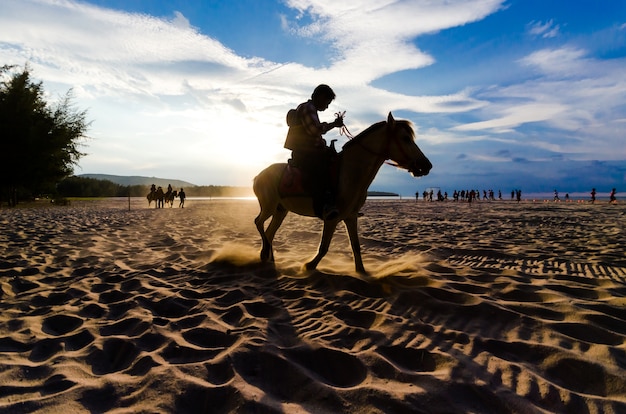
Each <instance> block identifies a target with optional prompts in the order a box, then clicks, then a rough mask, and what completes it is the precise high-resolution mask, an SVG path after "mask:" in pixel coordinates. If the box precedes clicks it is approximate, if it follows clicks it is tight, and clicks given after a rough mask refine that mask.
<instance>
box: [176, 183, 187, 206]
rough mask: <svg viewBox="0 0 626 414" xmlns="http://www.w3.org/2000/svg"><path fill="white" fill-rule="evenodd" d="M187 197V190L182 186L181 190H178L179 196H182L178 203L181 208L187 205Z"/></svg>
mask: <svg viewBox="0 0 626 414" xmlns="http://www.w3.org/2000/svg"><path fill="white" fill-rule="evenodd" d="M186 197H187V195H186V194H185V190H183V189H182V188H181V189H180V191H179V192H178V198H180V204H179V205H178V207H180V208H184V207H185V198H186Z"/></svg>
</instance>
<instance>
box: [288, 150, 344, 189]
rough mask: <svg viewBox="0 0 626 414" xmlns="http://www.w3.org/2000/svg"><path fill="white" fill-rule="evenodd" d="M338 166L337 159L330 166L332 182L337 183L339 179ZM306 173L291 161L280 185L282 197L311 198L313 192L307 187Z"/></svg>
mask: <svg viewBox="0 0 626 414" xmlns="http://www.w3.org/2000/svg"><path fill="white" fill-rule="evenodd" d="M337 167H338V164H337V162H336V159H335V160H333V162H331V164H330V170H329V177H330V180H331V182H333V183H336V181H337V178H338V170H337ZM307 178H310V177H305V173H304V172H303V171H302V169H301V168H299V167H297V166H295V165H293V164H292V163H291V160H289V162H288V163H287V165H286V166H285V169H284V170H283V174H282V176H281V178H280V182H279V184H278V193H279V194H280V196H281V197H310V196H311V191H310V189H308V188H307V186H306V185H305V181H309V180H307Z"/></svg>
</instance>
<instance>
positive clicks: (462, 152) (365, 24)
mask: <svg viewBox="0 0 626 414" xmlns="http://www.w3.org/2000/svg"><path fill="white" fill-rule="evenodd" d="M0 65H17V69H16V70H22V69H23V68H24V67H25V65H27V66H28V68H29V70H30V72H31V76H32V78H33V80H35V81H41V82H43V86H44V89H45V90H46V98H47V99H49V102H50V103H54V102H58V101H59V100H60V99H61V98H62V97H63V96H65V94H66V93H67V92H68V91H70V90H71V93H72V96H73V101H72V102H73V103H74V105H75V107H76V108H77V109H80V110H83V109H86V110H87V119H88V120H89V121H91V124H90V127H89V130H88V139H86V140H85V141H84V146H82V147H81V150H82V151H83V152H85V153H87V155H86V156H84V157H82V158H81V159H80V161H79V164H78V166H77V167H76V168H75V174H114V175H141V176H149V177H153V176H154V177H160V178H171V179H180V180H185V181H188V182H191V183H193V184H196V185H233V186H250V185H251V182H252V179H253V177H254V176H255V175H256V174H257V173H258V172H260V171H261V170H262V169H263V168H265V167H266V166H267V165H269V164H271V163H274V162H284V161H286V160H287V159H288V158H289V155H290V153H289V151H288V150H286V149H284V148H283V143H284V139H285V135H286V132H287V125H286V124H285V115H286V113H287V111H288V110H289V109H291V108H294V107H295V106H297V105H298V104H299V103H301V102H304V101H306V100H307V99H309V97H310V95H311V92H312V91H313V89H314V88H315V86H316V85H318V84H321V83H325V84H328V85H330V86H331V87H332V88H333V90H334V91H335V93H336V95H337V98H336V99H335V101H333V103H332V104H331V105H330V107H329V108H328V110H326V111H325V112H321V113H320V119H321V120H322V121H329V122H330V121H332V120H333V119H334V113H336V112H343V111H346V117H345V124H346V126H347V127H348V128H349V130H350V132H352V133H353V134H355V135H356V134H357V133H358V132H360V131H363V130H364V129H366V128H367V127H368V126H370V125H372V124H374V123H376V122H379V121H383V120H385V119H386V118H387V114H388V113H389V112H392V113H393V115H394V117H395V118H396V119H407V120H409V121H411V122H412V123H413V127H414V129H415V132H416V142H417V145H418V146H419V147H420V148H421V149H422V151H423V152H424V153H425V154H426V156H427V157H428V158H429V159H430V160H431V162H432V164H433V169H432V171H431V173H430V174H429V175H428V176H426V177H420V178H415V177H412V176H411V175H410V174H409V173H408V172H406V171H404V170H399V169H396V168H394V167H391V166H388V165H384V166H383V167H382V168H381V170H380V172H379V174H378V176H377V177H376V179H375V180H374V182H373V183H372V185H371V187H370V189H371V190H377V191H393V192H397V193H400V194H402V195H410V194H414V193H415V192H416V191H419V192H421V191H423V190H424V189H426V188H430V187H440V188H441V189H442V191H443V190H445V191H450V192H451V191H453V190H455V189H459V190H461V189H469V188H474V189H479V190H481V191H482V190H483V189H494V190H495V191H496V192H497V191H498V190H502V191H503V193H506V194H508V193H510V191H511V190H512V189H521V190H522V191H524V192H547V191H552V190H553V189H558V190H559V191H561V192H562V193H565V192H583V193H584V192H589V191H590V190H591V188H592V187H595V188H597V190H598V195H601V194H604V193H607V194H608V192H609V191H610V190H611V188H613V187H617V191H618V193H619V192H620V191H621V192H626V145H625V133H624V131H626V1H621V0H588V1H587V0H570V1H567V2H563V1H557V0H509V1H506V0H466V1H460V0H445V1H444V0H441V1H440V0H396V1H394V0H350V1H337V0H273V1H272V0H232V1H222V0H202V1H201V0H197V1H193V0H91V1H76V0H2V1H0ZM325 138H327V140H330V139H338V144H339V146H341V145H342V144H343V143H345V142H346V141H347V138H346V137H344V136H340V135H339V134H338V130H336V129H335V130H333V131H331V132H329V133H328V134H327V135H326V136H325Z"/></svg>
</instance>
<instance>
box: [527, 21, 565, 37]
mask: <svg viewBox="0 0 626 414" xmlns="http://www.w3.org/2000/svg"><path fill="white" fill-rule="evenodd" d="M527 30H528V33H530V34H531V35H533V36H539V37H543V38H551V37H557V36H558V35H559V30H560V27H559V25H558V24H554V21H553V20H552V19H550V20H548V21H547V22H545V23H544V22H537V21H532V22H530V23H529V24H528V27H527Z"/></svg>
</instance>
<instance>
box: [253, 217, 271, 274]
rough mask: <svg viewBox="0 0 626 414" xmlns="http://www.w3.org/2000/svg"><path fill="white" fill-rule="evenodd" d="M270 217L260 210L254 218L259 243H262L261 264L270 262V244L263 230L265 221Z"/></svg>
mask: <svg viewBox="0 0 626 414" xmlns="http://www.w3.org/2000/svg"><path fill="white" fill-rule="evenodd" d="M269 217H270V215H269V214H264V212H263V209H261V212H260V213H259V215H258V216H256V218H255V219H254V224H256V228H257V230H258V231H259V234H260V235H261V242H262V243H263V245H262V247H261V261H262V262H267V261H268V260H270V259H271V258H272V257H271V256H272V244H271V243H270V241H269V240H268V239H267V236H266V235H265V229H264V228H263V227H264V224H265V220H267V219H268V218H269Z"/></svg>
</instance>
